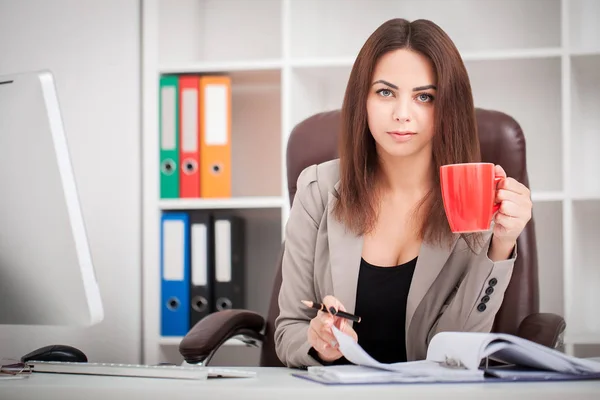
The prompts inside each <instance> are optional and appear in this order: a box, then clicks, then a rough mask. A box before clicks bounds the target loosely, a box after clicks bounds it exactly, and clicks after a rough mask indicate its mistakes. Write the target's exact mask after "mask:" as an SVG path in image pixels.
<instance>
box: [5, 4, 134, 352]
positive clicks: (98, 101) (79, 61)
mask: <svg viewBox="0 0 600 400" xmlns="http://www.w3.org/2000/svg"><path fill="white" fill-rule="evenodd" d="M139 3H140V2H139V1H137V0H103V1H99V0H52V1H47V0H0V74H3V73H12V72H19V71H24V70H35V69H42V68H49V69H50V70H52V71H53V72H54V74H55V79H56V81H57V86H58V95H59V100H60V102H61V106H62V112H63V118H64V123H65V129H66V133H67V139H68V141H69V145H70V151H71V155H72V162H73V168H74V172H75V178H76V181H77V184H78V187H79V193H80V199H81V205H82V208H83V215H84V218H85V223H86V225H87V229H88V234H89V240H90V247H91V251H92V256H93V260H94V262H95V267H96V272H97V277H98V280H99V283H100V289H101V291H102V296H103V300H104V305H105V320H104V321H103V322H102V323H100V324H99V325H97V326H94V327H91V328H87V329H72V328H56V327H22V326H1V325H0V358H2V357H20V356H21V355H22V354H25V353H26V352H29V351H31V350H33V349H35V348H37V347H41V346H44V345H47V344H57V343H63V344H69V345H73V346H75V347H78V348H80V349H81V350H82V351H84V352H85V353H86V354H87V355H88V358H89V359H90V361H98V362H140V360H141V354H140V352H141V349H140V348H141V339H140V337H141V330H140V325H141V321H140V318H141V317H140V315H141V288H140V284H141V272H140V270H141V268H140V266H141V260H140V258H141V257H140V237H141V231H140V223H141V222H140V213H141V209H140V196H141V188H140V183H141V176H140V142H141V139H140V112H141V111H140V110H141V108H140V107H141V105H140V4H139ZM49 284H53V283H50V282H49ZM1 297H2V294H1V293H0V303H1V302H2V299H1ZM40 301H43V299H40Z"/></svg>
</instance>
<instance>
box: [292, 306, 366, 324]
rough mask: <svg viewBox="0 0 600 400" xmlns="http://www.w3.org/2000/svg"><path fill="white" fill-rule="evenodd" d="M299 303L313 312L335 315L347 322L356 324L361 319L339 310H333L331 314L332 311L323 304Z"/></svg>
mask: <svg viewBox="0 0 600 400" xmlns="http://www.w3.org/2000/svg"><path fill="white" fill-rule="evenodd" d="M301 301H302V303H303V304H304V305H305V306H307V307H310V308H314V309H315V310H320V311H325V312H328V313H330V314H332V315H335V316H336V317H340V318H346V319H349V320H351V321H354V322H357V323H358V322H360V319H361V318H360V317H357V316H356V315H352V314H349V313H347V312H344V311H340V310H338V311H335V309H333V312H332V311H330V310H328V309H327V308H326V307H325V305H324V304H321V303H314V302H312V301H308V300H301ZM331 308H333V307H331Z"/></svg>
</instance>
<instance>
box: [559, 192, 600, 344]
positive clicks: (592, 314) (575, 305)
mask: <svg viewBox="0 0 600 400" xmlns="http://www.w3.org/2000/svg"><path fill="white" fill-rule="evenodd" d="M572 208H573V221H572V222H573V226H572V228H571V229H572V231H573V235H572V237H571V246H572V265H571V278H570V282H569V284H570V288H569V289H570V292H571V293H573V298H572V299H570V300H571V301H570V307H569V309H568V310H567V316H568V318H569V321H568V326H570V328H571V331H572V332H575V333H576V332H600V313H598V304H600V291H599V290H598V288H600V267H599V266H600V261H599V260H600V246H598V227H599V226H600V202H598V201H591V200H585V201H574V202H573V207H572Z"/></svg>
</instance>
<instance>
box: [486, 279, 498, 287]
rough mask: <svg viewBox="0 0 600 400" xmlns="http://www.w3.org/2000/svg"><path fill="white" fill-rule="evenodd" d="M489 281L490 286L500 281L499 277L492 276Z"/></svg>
mask: <svg viewBox="0 0 600 400" xmlns="http://www.w3.org/2000/svg"><path fill="white" fill-rule="evenodd" d="M488 283H489V285H490V286H496V283H498V279H496V278H492V279H490V281H489V282H488Z"/></svg>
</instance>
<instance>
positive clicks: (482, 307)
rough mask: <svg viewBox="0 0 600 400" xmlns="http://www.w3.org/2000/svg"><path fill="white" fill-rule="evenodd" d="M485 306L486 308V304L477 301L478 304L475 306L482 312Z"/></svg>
mask: <svg viewBox="0 0 600 400" xmlns="http://www.w3.org/2000/svg"><path fill="white" fill-rule="evenodd" d="M486 308H487V306H486V305H485V304H483V303H479V305H478V306H477V311H479V312H483V311H485V309H486Z"/></svg>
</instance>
